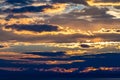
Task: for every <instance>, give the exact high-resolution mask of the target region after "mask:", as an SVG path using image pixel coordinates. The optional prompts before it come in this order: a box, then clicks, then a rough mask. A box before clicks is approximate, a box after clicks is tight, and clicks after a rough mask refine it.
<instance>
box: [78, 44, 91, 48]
mask: <svg viewBox="0 0 120 80" xmlns="http://www.w3.org/2000/svg"><path fill="white" fill-rule="evenodd" d="M80 46H81V47H82V48H89V47H91V46H90V45H88V44H81V45H80Z"/></svg>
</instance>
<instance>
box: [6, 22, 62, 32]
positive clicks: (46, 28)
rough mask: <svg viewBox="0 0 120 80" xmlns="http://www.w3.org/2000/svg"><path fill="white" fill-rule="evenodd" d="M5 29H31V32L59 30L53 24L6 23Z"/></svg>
mask: <svg viewBox="0 0 120 80" xmlns="http://www.w3.org/2000/svg"><path fill="white" fill-rule="evenodd" d="M5 29H6V30H7V29H8V30H9V29H10V30H13V31H14V30H16V31H33V32H52V31H59V30H60V29H59V27H58V26H54V25H46V24H43V25H42V24H41V25H8V26H5Z"/></svg>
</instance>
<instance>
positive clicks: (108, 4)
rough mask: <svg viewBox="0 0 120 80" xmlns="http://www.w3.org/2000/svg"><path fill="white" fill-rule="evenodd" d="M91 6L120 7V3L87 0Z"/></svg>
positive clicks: (111, 0)
mask: <svg viewBox="0 0 120 80" xmlns="http://www.w3.org/2000/svg"><path fill="white" fill-rule="evenodd" d="M87 3H88V4H89V5H90V6H120V1H115V2H114V0H109V1H107V0H87Z"/></svg>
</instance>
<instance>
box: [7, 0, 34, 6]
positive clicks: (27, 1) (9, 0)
mask: <svg viewBox="0 0 120 80" xmlns="http://www.w3.org/2000/svg"><path fill="white" fill-rule="evenodd" d="M6 2H7V3H10V4H22V5H23V4H30V3H32V2H33V0H6Z"/></svg>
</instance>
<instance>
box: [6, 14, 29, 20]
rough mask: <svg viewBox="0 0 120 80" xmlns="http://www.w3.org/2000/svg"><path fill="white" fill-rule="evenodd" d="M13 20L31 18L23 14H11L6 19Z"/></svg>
mask: <svg viewBox="0 0 120 80" xmlns="http://www.w3.org/2000/svg"><path fill="white" fill-rule="evenodd" d="M11 18H15V19H20V18H29V17H28V16H26V15H22V14H19V15H15V14H9V15H8V16H6V18H5V19H11Z"/></svg>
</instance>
